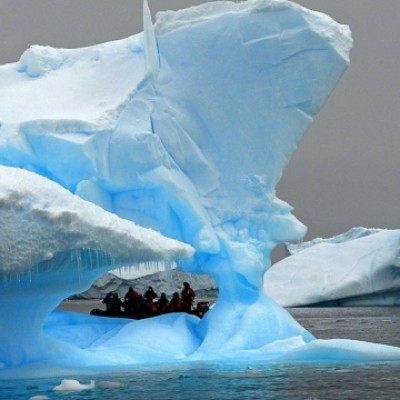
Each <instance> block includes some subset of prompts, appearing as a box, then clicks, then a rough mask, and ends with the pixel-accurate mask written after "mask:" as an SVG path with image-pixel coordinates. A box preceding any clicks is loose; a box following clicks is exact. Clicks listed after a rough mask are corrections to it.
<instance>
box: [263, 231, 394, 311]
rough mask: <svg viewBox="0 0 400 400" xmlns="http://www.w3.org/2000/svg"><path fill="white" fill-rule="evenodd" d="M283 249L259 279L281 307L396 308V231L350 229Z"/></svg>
mask: <svg viewBox="0 0 400 400" xmlns="http://www.w3.org/2000/svg"><path fill="white" fill-rule="evenodd" d="M288 250H289V252H290V253H291V254H292V255H291V256H289V257H287V258H285V259H283V260H282V261H279V262H277V263H276V264H274V265H273V266H272V267H271V268H270V269H269V270H268V271H267V273H266V274H265V276H264V290H265V292H266V293H267V294H268V295H269V296H271V297H272V298H274V299H275V300H276V301H277V302H278V303H279V304H281V305H283V306H285V307H298V306H310V305H321V306H323V305H335V306H378V305H398V304H400V230H384V229H367V228H353V229H351V230H350V231H348V232H346V233H343V234H341V235H338V236H334V237H332V238H329V239H314V240H312V241H310V242H305V243H301V244H299V245H293V244H291V245H288Z"/></svg>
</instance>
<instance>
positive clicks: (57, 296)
mask: <svg viewBox="0 0 400 400" xmlns="http://www.w3.org/2000/svg"><path fill="white" fill-rule="evenodd" d="M149 15H150V13H149V12H148V10H146V9H145V12H144V27H145V31H144V33H143V34H140V35H136V36H133V37H130V38H127V39H125V40H121V41H116V42H110V43H105V44H101V45H97V46H93V47H89V48H84V49H76V50H65V49H53V48H49V47H41V46H32V47H31V48H29V49H28V50H27V51H26V52H25V53H24V54H23V55H22V56H21V59H20V60H19V62H18V63H15V64H8V65H5V66H3V67H1V68H0V94H1V96H2V98H7V102H2V103H1V104H0V164H2V165H4V166H8V167H13V168H14V169H13V170H12V171H13V172H10V171H11V170H7V169H6V168H5V167H4V169H1V171H0V174H1V175H2V176H3V175H4V176H7V175H8V174H15V175H17V174H19V172H17V171H18V170H17V169H16V168H20V169H23V170H28V171H30V172H29V176H28V175H27V174H28V172H27V171H24V172H25V175H24V174H22V173H20V174H19V177H18V178H16V179H17V181H16V182H10V185H11V187H12V190H10V187H9V186H7V184H5V185H4V186H2V193H1V194H2V196H3V202H2V203H1V208H0V212H1V218H2V221H3V222H4V221H6V222H7V225H6V226H7V227H8V228H7V229H10V232H11V233H13V235H11V236H10V237H11V238H13V237H14V238H15V240H8V241H7V242H6V243H7V245H4V246H3V248H2V254H1V257H2V264H1V265H0V268H1V270H0V273H1V276H2V278H3V286H4V288H8V289H7V290H4V288H2V289H3V290H1V294H0V296H1V300H2V309H1V314H0V319H1V322H2V324H4V323H5V322H6V321H11V320H13V319H15V320H16V321H17V323H15V324H14V325H12V327H13V328H12V329H13V330H12V333H13V334H14V333H15V336H7V338H6V345H4V344H3V343H4V342H2V339H3V338H5V337H6V333H5V331H4V330H3V331H2V333H0V335H1V336H0V339H1V340H0V343H2V344H1V345H0V363H1V364H0V365H1V367H2V368H1V369H0V376H16V375H15V374H16V372H15V368H16V369H19V371H20V374H19V376H21V375H23V374H27V375H28V374H29V373H39V372H38V371H40V370H41V371H43V370H44V369H46V366H47V367H48V366H49V365H50V366H51V367H50V368H52V370H53V371H56V372H58V373H62V371H65V370H69V371H71V369H72V370H74V369H79V368H90V367H93V368H94V367H100V366H103V367H104V368H120V367H121V366H127V365H132V364H143V363H149V361H151V362H152V363H154V362H155V361H156V362H168V361H176V360H180V361H183V360H201V359H252V358H254V359H260V358H261V359H265V360H289V359H304V360H312V359H318V360H326V361H328V360H331V359H334V358H335V357H336V355H335V354H341V352H342V353H344V352H347V351H348V350H349V348H350V347H351V346H353V347H354V350H353V351H352V352H348V354H349V356H348V359H352V360H362V359H365V360H366V359H368V360H387V359H391V360H392V359H399V360H400V353H399V350H397V349H391V350H390V351H386V350H385V349H386V347H384V346H378V345H374V346H373V345H367V344H362V345H361V344H357V345H355V344H354V345H353V344H351V342H320V341H317V340H315V339H314V338H313V337H312V335H311V334H310V333H309V332H307V331H306V330H305V329H304V328H302V327H301V326H300V325H299V324H298V323H297V322H296V321H294V320H293V318H292V317H291V316H290V315H289V314H288V313H287V312H286V311H285V310H283V309H282V308H281V307H280V306H279V305H277V304H276V303H275V302H274V301H273V300H271V299H270V298H268V297H266V296H265V295H264V294H263V291H262V283H263V275H264V273H265V271H266V270H267V268H268V267H269V265H270V252H271V250H272V249H273V248H274V247H275V246H276V245H278V244H280V243H283V242H286V241H290V240H296V239H300V238H301V237H302V236H303V235H304V233H305V227H304V226H303V225H302V224H301V223H300V222H299V221H297V220H296V219H295V218H294V216H293V215H292V214H291V207H290V206H289V205H288V204H286V203H284V202H282V201H281V200H279V199H277V198H276V196H275V186H276V184H277V182H278V181H279V179H280V177H281V175H282V172H283V170H284V168H285V166H286V165H287V163H288V161H289V159H290V157H291V155H292V153H293V151H294V150H295V149H296V147H297V144H298V142H299V141H300V140H301V138H302V136H303V135H304V133H305V132H306V131H307V129H308V127H309V125H310V124H311V122H312V117H313V116H314V115H315V114H316V113H317V112H318V111H319V110H320V108H321V107H322V106H323V104H324V102H325V100H326V99H327V97H328V96H329V94H330V92H331V91H332V90H333V88H334V87H335V85H336V83H337V81H338V79H339V78H340V76H341V74H342V73H343V71H344V70H345V69H346V67H347V65H348V63H349V52H350V49H351V46H352V40H351V35H350V31H349V29H348V27H346V26H342V25H339V24H337V23H336V22H334V21H333V20H332V19H330V18H329V17H327V16H325V15H323V14H320V13H316V12H311V11H309V10H306V9H304V8H302V7H300V6H297V5H296V4H294V3H291V2H289V1H285V0H249V1H247V2H241V3H233V2H211V3H208V4H204V5H202V6H199V7H195V8H190V9H188V10H181V11H179V12H165V13H160V14H158V17H157V23H156V24H155V25H154V27H153V25H152V23H151V21H150V20H149ZM35 174H36V175H38V176H37V177H36V178H40V179H42V180H43V181H41V182H42V183H43V185H45V187H49V184H48V182H47V181H48V180H50V181H52V183H53V185H55V186H51V188H52V189H51V190H50V193H49V191H43V190H42V183H41V182H39V183H37V184H36V185H32V183H31V182H32V181H33V180H34V179H35V178H32V176H35ZM39 176H41V177H39ZM36 181H37V179H36ZM5 182H6V183H7V180H5ZM44 182H46V183H44ZM60 186H62V188H61V187H60ZM27 188H29V190H27ZM61 189H62V190H61ZM10 193H12V194H13V196H14V197H15V198H16V199H18V202H17V204H19V208H15V207H14V206H13V202H12V197H10ZM55 193H57V194H58V195H59V194H60V193H64V194H63V195H62V197H63V198H64V196H65V201H63V202H61V210H60V209H59V208H57V209H56V210H55V209H54V207H52V205H53V197H54V195H55ZM78 198H79V200H78ZM82 199H84V200H86V202H85V201H83V200H82ZM91 203H94V204H96V205H97V206H99V207H100V208H97V209H96V210H97V211H96V212H94V214H93V211H90V214H91V215H94V218H93V219H92V220H90V221H88V220H87V218H86V216H85V215H86V213H87V212H89V210H92V209H91V208H90V207H91V206H93V204H91ZM71 204H74V205H75V206H73V207H72V206H71ZM76 204H79V206H78V209H79V210H77V209H76V207H77V206H76ZM71 207H72V210H71ZM74 207H75V208H74ZM33 211H34V212H33ZM53 213H54V218H51V216H52V214H53ZM110 215H113V218H114V219H112V218H111V220H110ZM124 220H129V221H133V222H134V223H135V224H137V225H140V226H142V227H145V228H151V229H153V230H154V231H156V232H159V233H160V235H158V234H156V233H155V232H153V231H152V232H153V233H151V235H150V236H147V235H143V232H144V231H140V230H139V231H138V230H136V229H133V228H131V227H126V221H124ZM28 222H29V227H30V229H31V231H29V230H27V231H26V232H25V231H24V236H23V237H24V240H23V241H20V240H18V233H19V232H20V231H21V230H24V224H26V223H28ZM82 225H83V226H85V227H86V228H85V229H84V230H83V232H81V231H80V227H81V226H82ZM2 226H3V227H4V224H2ZM104 228H106V229H104ZM121 229H122V231H123V232H120V230H121ZM132 229H133V231H132ZM125 230H127V231H128V233H129V234H128V235H127V236H126V232H125ZM31 232H34V233H35V234H34V235H33V234H30V233H31ZM49 232H50V233H49ZM118 232H120V233H118ZM146 232H148V231H146ZM3 233H4V235H5V237H8V236H7V232H3ZM60 233H61V237H62V238H63V240H62V241H61V242H60V243H59V242H58V241H57V240H56V241H55V240H54V238H59V237H60V235H59V234H60ZM122 233H124V235H125V236H124V235H122ZM121 235H122V236H123V237H124V238H125V239H126V240H128V243H127V241H126V240H121ZM161 235H163V236H161ZM129 237H131V239H132V240H131V241H129ZM165 237H169V238H172V239H173V242H171V243H174V244H173V245H172V244H171V246H173V248H170V247H169V245H168V243H169V242H168V243H167V242H164V240H165V241H168V240H169V239H166V238H165ZM159 241H160V243H159ZM143 242H144V243H147V245H148V247H149V248H148V249H147V250H148V251H144V250H143V247H142V246H143V245H144V243H143ZM161 243H164V244H165V245H166V248H165V249H164V248H163V245H162V244H161ZM191 249H194V254H193V255H192V253H191V251H192V250H191ZM20 250H21V255H24V257H21V258H18V257H15V258H13V257H9V256H8V255H9V254H14V255H18V254H19V253H20ZM164 250H165V251H164ZM143 255H146V257H145V258H144V261H146V260H149V261H151V260H154V259H156V260H160V261H164V262H166V263H169V262H172V261H173V260H175V259H176V258H185V257H186V258H187V259H186V260H184V261H181V264H180V266H181V268H184V269H185V270H187V271H189V272H194V273H205V274H209V275H210V276H211V277H212V278H213V279H214V280H215V282H216V284H217V286H218V289H219V299H218V301H217V303H216V305H215V307H214V308H213V309H212V310H211V311H210V312H209V313H207V314H206V316H205V318H203V319H202V320H198V319H196V318H195V317H193V316H186V315H179V314H170V315H167V316H162V317H158V318H155V319H151V320H147V321H139V322H136V321H135V322H132V321H127V320H115V319H114V320H106V319H101V320H99V319H97V318H95V317H89V316H77V315H75V314H70V313H65V312H64V313H62V312H54V313H51V311H52V309H54V308H55V307H56V302H57V301H61V300H62V298H65V297H68V296H69V295H73V294H75V293H76V292H77V291H78V287H79V289H80V290H83V289H85V287H86V288H87V287H88V285H89V284H90V282H93V281H94V280H95V279H96V278H98V277H99V276H100V275H101V274H102V273H104V272H105V271H107V270H108V269H112V268H115V267H116V266H118V265H132V264H135V263H136V262H141V261H143V259H142V258H143ZM93 259H95V260H101V261H100V262H95V263H93ZM93 265H96V268H93ZM79 282H81V283H83V284H82V285H80V284H79ZM18 323H21V324H23V327H24V335H25V336H24V338H23V340H22V339H21V340H22V347H20V346H21V343H20V342H19V339H20V338H22V334H21V333H20V332H18V330H17V326H18ZM338 349H340V350H341V352H340V351H338ZM150 356H151V357H150ZM56 365H57V366H58V367H57V368H55V366H56ZM38 366H40V367H41V368H42V369H40V368H38ZM36 367H37V368H36ZM62 368H65V370H64V369H62ZM10 371H12V374H11V373H10ZM28 371H29V373H28ZM56 372H54V373H56ZM17 375H18V374H17Z"/></svg>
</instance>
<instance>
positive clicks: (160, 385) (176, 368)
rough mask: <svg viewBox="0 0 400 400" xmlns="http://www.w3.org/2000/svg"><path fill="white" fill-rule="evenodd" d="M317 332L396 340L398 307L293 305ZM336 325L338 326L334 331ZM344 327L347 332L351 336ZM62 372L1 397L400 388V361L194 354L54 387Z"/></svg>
mask: <svg viewBox="0 0 400 400" xmlns="http://www.w3.org/2000/svg"><path fill="white" fill-rule="evenodd" d="M289 311H290V312H291V313H292V314H293V315H294V316H295V317H296V319H298V320H299V322H301V323H302V324H303V325H304V326H305V327H306V328H307V329H309V330H310V331H311V332H312V333H313V334H314V335H315V336H317V337H319V338H322V339H323V338H331V337H347V338H351V339H361V338H362V339H361V340H369V341H374V342H379V341H380V339H382V340H381V342H385V343H387V344H395V345H397V344H398V343H399V339H398V337H397V333H398V331H399V330H398V327H399V322H400V308H397V307H384V308H382V307H379V308H378V307H366V308H365V307H363V308H301V309H290V310H289ZM335 331H336V332H335ZM346 334H347V336H346ZM64 378H65V377H59V378H57V377H52V378H48V379H29V380H8V381H0V399H7V400H18V399H32V400H39V399H43V400H44V399H64V400H73V399H89V400H90V399H113V400H125V399H126V400H127V399H129V400H132V399H136V398H140V399H146V400H152V399H157V400H162V399H165V400H167V399H171V400H177V399H180V400H181V399H192V400H197V399H199V400H200V399H201V400H205V399H207V400H212V399H219V400H224V399H227V400H228V399H229V400H231V399H241V400H243V399H271V400H272V399H273V400H275V399H276V400H285V399H290V400H292V399H293V400H294V399H296V400H297V399H299V400H337V399H365V400H375V399H394V398H397V397H398V396H399V395H400V363H364V364H340V363H339V364H310V363H307V364H274V363H272V364H271V363H262V362H257V363H246V362H240V363H231V362H226V361H225V362H209V363H203V362H196V363H181V364H175V365H164V366H158V367H154V368H143V369H142V368H138V369H135V370H132V371H130V372H123V373H112V374H98V375H95V376H93V375H91V376H72V377H68V379H75V380H77V381H79V382H80V383H82V384H87V383H89V382H90V380H91V379H93V380H94V381H95V387H94V388H93V389H90V390H82V391H70V392H68V391H67V392H65V391H55V390H54V387H55V386H57V385H60V383H61V380H62V379H64Z"/></svg>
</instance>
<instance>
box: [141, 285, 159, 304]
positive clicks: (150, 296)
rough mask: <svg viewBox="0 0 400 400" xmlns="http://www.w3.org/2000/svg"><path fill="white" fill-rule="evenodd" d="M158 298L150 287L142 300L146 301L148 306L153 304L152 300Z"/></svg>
mask: <svg viewBox="0 0 400 400" xmlns="http://www.w3.org/2000/svg"><path fill="white" fill-rule="evenodd" d="M157 297H158V294H157V293H156V292H155V291H154V290H153V288H152V287H151V286H149V287H148V289H147V290H146V291H145V292H144V298H145V299H146V300H147V302H148V303H149V304H151V303H152V302H153V300H154V299H156V298H157Z"/></svg>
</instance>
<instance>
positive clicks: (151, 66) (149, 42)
mask: <svg viewBox="0 0 400 400" xmlns="http://www.w3.org/2000/svg"><path fill="white" fill-rule="evenodd" d="M143 35H144V52H145V56H146V68H147V73H148V74H149V75H150V76H151V77H152V78H153V81H154V80H155V79H157V76H158V70H159V66H160V65H159V56H158V48H157V41H156V36H155V34H154V28H153V22H152V20H151V13H150V8H149V4H148V2H147V0H143Z"/></svg>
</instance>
